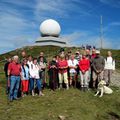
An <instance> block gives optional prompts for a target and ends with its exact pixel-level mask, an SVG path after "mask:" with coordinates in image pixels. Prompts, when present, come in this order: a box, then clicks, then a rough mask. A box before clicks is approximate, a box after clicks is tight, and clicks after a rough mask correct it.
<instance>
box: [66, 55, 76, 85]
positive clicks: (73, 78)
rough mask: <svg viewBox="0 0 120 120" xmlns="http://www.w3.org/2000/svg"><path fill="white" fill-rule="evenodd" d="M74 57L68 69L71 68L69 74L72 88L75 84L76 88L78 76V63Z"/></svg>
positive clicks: (69, 62)
mask: <svg viewBox="0 0 120 120" xmlns="http://www.w3.org/2000/svg"><path fill="white" fill-rule="evenodd" d="M74 57H75V56H74V55H71V58H70V59H69V60H68V67H69V73H70V83H69V84H70V86H71V85H72V83H73V82H74V86H75V87H76V75H77V70H76V69H77V66H78V61H77V60H76V59H75V58H74Z"/></svg>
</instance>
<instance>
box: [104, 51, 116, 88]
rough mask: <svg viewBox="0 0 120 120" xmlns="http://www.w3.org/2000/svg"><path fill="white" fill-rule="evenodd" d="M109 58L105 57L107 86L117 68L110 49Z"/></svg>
mask: <svg viewBox="0 0 120 120" xmlns="http://www.w3.org/2000/svg"><path fill="white" fill-rule="evenodd" d="M107 54H108V55H107V58H106V59H105V70H104V80H105V81H106V83H107V86H109V85H110V83H111V77H112V73H113V71H114V70H115V60H114V59H113V57H112V53H111V51H108V53H107Z"/></svg>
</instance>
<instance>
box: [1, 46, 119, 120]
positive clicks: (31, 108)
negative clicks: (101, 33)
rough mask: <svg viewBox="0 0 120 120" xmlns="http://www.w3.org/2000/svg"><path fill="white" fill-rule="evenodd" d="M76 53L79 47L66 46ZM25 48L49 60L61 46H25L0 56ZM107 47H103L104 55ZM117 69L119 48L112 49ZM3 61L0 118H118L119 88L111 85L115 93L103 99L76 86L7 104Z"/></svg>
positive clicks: (8, 119) (44, 119)
mask: <svg viewBox="0 0 120 120" xmlns="http://www.w3.org/2000/svg"><path fill="white" fill-rule="evenodd" d="M70 49H71V50H72V52H75V51H76V50H77V49H78V48H65V50H66V51H68V50H70ZM22 50H25V51H26V52H27V53H28V54H31V55H33V56H34V57H37V56H38V55H39V53H40V51H43V52H44V53H45V56H46V57H47V58H48V60H49V59H50V58H51V57H52V56H53V55H56V54H58V52H59V50H60V47H53V46H44V47H37V46H35V47H25V48H22V49H17V50H15V51H11V52H9V53H6V54H3V55H0V60H4V59H5V58H6V57H8V56H13V55H16V54H18V55H20V53H21V51H22ZM107 51H108V50H102V51H101V53H102V55H103V56H106V53H107ZM111 51H112V52H113V56H114V58H115V59H116V62H117V68H118V69H120V64H119V61H120V50H111ZM3 65H4V62H0V120H60V119H59V115H62V116H65V120H96V119H97V120H120V88H117V87H115V86H113V87H112V89H113V90H114V93H113V94H112V95H105V96H103V97H102V98H99V97H94V93H95V91H92V90H90V91H88V92H86V93H84V92H81V91H80V90H79V89H73V88H71V89H70V90H61V91H59V90H57V91H56V92H52V91H50V90H49V89H45V90H44V93H45V96H43V97H38V96H35V97H32V96H30V95H29V96H27V97H24V98H22V99H20V100H19V101H14V102H13V103H9V102H8V100H7V96H6V95H5V86H6V85H5V83H6V81H5V77H4V72H3Z"/></svg>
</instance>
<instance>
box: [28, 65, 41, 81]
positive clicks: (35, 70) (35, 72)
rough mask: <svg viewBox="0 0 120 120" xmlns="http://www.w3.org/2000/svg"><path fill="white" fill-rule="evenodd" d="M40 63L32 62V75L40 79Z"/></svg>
mask: <svg viewBox="0 0 120 120" xmlns="http://www.w3.org/2000/svg"><path fill="white" fill-rule="evenodd" d="M39 70H40V68H39V65H38V64H37V65H35V64H32V68H31V69H30V76H31V77H32V78H35V79H39V78H40V76H39Z"/></svg>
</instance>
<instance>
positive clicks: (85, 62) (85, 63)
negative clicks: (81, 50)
mask: <svg viewBox="0 0 120 120" xmlns="http://www.w3.org/2000/svg"><path fill="white" fill-rule="evenodd" d="M79 68H80V70H81V71H87V70H89V68H90V60H89V59H87V58H85V59H81V60H80V61H79Z"/></svg>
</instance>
